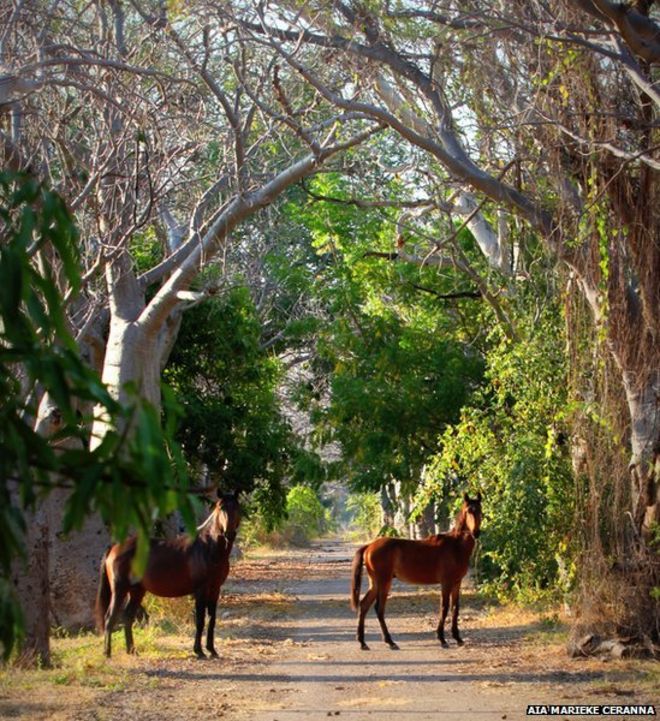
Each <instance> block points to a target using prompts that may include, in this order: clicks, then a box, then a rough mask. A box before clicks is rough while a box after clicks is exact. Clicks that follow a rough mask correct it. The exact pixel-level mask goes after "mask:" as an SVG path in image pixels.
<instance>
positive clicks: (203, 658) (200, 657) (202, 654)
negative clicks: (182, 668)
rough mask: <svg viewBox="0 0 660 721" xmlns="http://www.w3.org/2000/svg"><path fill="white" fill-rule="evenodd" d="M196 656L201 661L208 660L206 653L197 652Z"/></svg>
mask: <svg viewBox="0 0 660 721" xmlns="http://www.w3.org/2000/svg"><path fill="white" fill-rule="evenodd" d="M195 656H197V658H198V659H199V660H200V661H204V660H206V654H205V653H204V651H195Z"/></svg>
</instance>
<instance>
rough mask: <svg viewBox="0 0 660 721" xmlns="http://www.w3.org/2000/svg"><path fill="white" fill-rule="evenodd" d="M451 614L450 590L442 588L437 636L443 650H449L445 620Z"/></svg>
mask: <svg viewBox="0 0 660 721" xmlns="http://www.w3.org/2000/svg"><path fill="white" fill-rule="evenodd" d="M448 612H449V589H448V588H445V587H444V586H443V587H442V610H441V612H440V620H439V622H438V628H437V630H436V634H437V636H438V641H440V643H441V644H442V646H443V648H447V646H448V645H449V644H448V643H447V641H446V639H445V620H446V618H447V613H448Z"/></svg>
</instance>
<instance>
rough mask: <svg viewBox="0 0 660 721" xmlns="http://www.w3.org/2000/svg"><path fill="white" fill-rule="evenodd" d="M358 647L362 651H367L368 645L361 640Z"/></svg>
mask: <svg viewBox="0 0 660 721" xmlns="http://www.w3.org/2000/svg"><path fill="white" fill-rule="evenodd" d="M360 648H361V649H362V650H363V651H368V650H369V646H367V644H366V643H364V642H362V643H361V644H360Z"/></svg>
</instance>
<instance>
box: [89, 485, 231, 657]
mask: <svg viewBox="0 0 660 721" xmlns="http://www.w3.org/2000/svg"><path fill="white" fill-rule="evenodd" d="M239 524H240V513H239V506H238V498H237V496H236V495H224V496H219V500H218V501H217V502H216V504H215V506H214V508H213V511H212V513H211V515H210V516H209V517H208V518H207V519H206V521H204V523H202V525H201V526H199V527H198V529H197V535H196V536H195V537H194V538H191V537H190V536H185V535H184V536H178V537H177V538H173V539H155V538H152V539H151V546H150V550H149V559H148V561H147V567H146V569H145V571H144V575H143V576H142V578H140V579H136V578H135V577H134V576H133V575H132V573H131V565H132V562H133V558H134V557H135V549H136V538H135V537H134V536H133V537H131V538H128V539H127V540H126V541H124V542H123V543H116V544H115V545H114V546H111V547H110V548H109V549H108V550H107V552H106V553H105V555H104V556H103V560H102V561H101V573H100V578H99V587H98V593H97V595H96V620H97V625H98V627H99V630H101V631H104V633H105V644H104V650H105V655H106V656H108V657H109V656H110V654H111V640H112V631H113V629H114V627H115V625H116V623H117V621H118V620H119V619H120V617H121V616H122V615H123V618H124V633H125V636H126V650H127V651H128V653H135V644H134V643H133V621H134V620H135V615H136V613H137V612H138V609H139V608H140V604H141V602H142V599H143V598H144V595H145V593H146V592H147V591H148V592H149V593H153V594H154V595H155V596H164V597H167V598H173V597H178V596H187V595H188V594H193V595H194V596H195V621H196V631H195V645H194V651H195V653H196V654H197V656H198V657H199V658H204V651H202V633H203V632H204V621H205V614H206V613H208V616H209V623H208V630H207V636H206V650H207V651H208V652H209V653H210V655H211V656H212V657H214V658H217V656H218V654H217V652H216V650H215V646H214V638H213V636H214V632H215V616H216V611H217V605H218V597H219V595H220V587H221V586H222V584H223V583H224V582H225V579H226V578H227V574H228V573H229V554H230V553H231V549H232V546H233V544H234V539H235V538H236V532H237V530H238V526H239ZM127 597H128V599H129V600H128V603H126V598H127Z"/></svg>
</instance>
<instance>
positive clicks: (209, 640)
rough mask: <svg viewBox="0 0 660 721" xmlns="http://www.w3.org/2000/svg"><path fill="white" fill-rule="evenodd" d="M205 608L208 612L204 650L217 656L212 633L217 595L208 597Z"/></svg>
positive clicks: (216, 608) (212, 655)
mask: <svg viewBox="0 0 660 721" xmlns="http://www.w3.org/2000/svg"><path fill="white" fill-rule="evenodd" d="M206 610H207V612H208V614H209V625H208V628H207V631H206V650H207V651H208V652H209V654H210V655H211V657H212V658H218V652H217V651H216V650H215V645H214V640H215V639H214V634H215V616H216V613H217V611H218V596H217V595H216V596H214V597H212V598H210V599H209V600H208V602H207V604H206Z"/></svg>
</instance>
